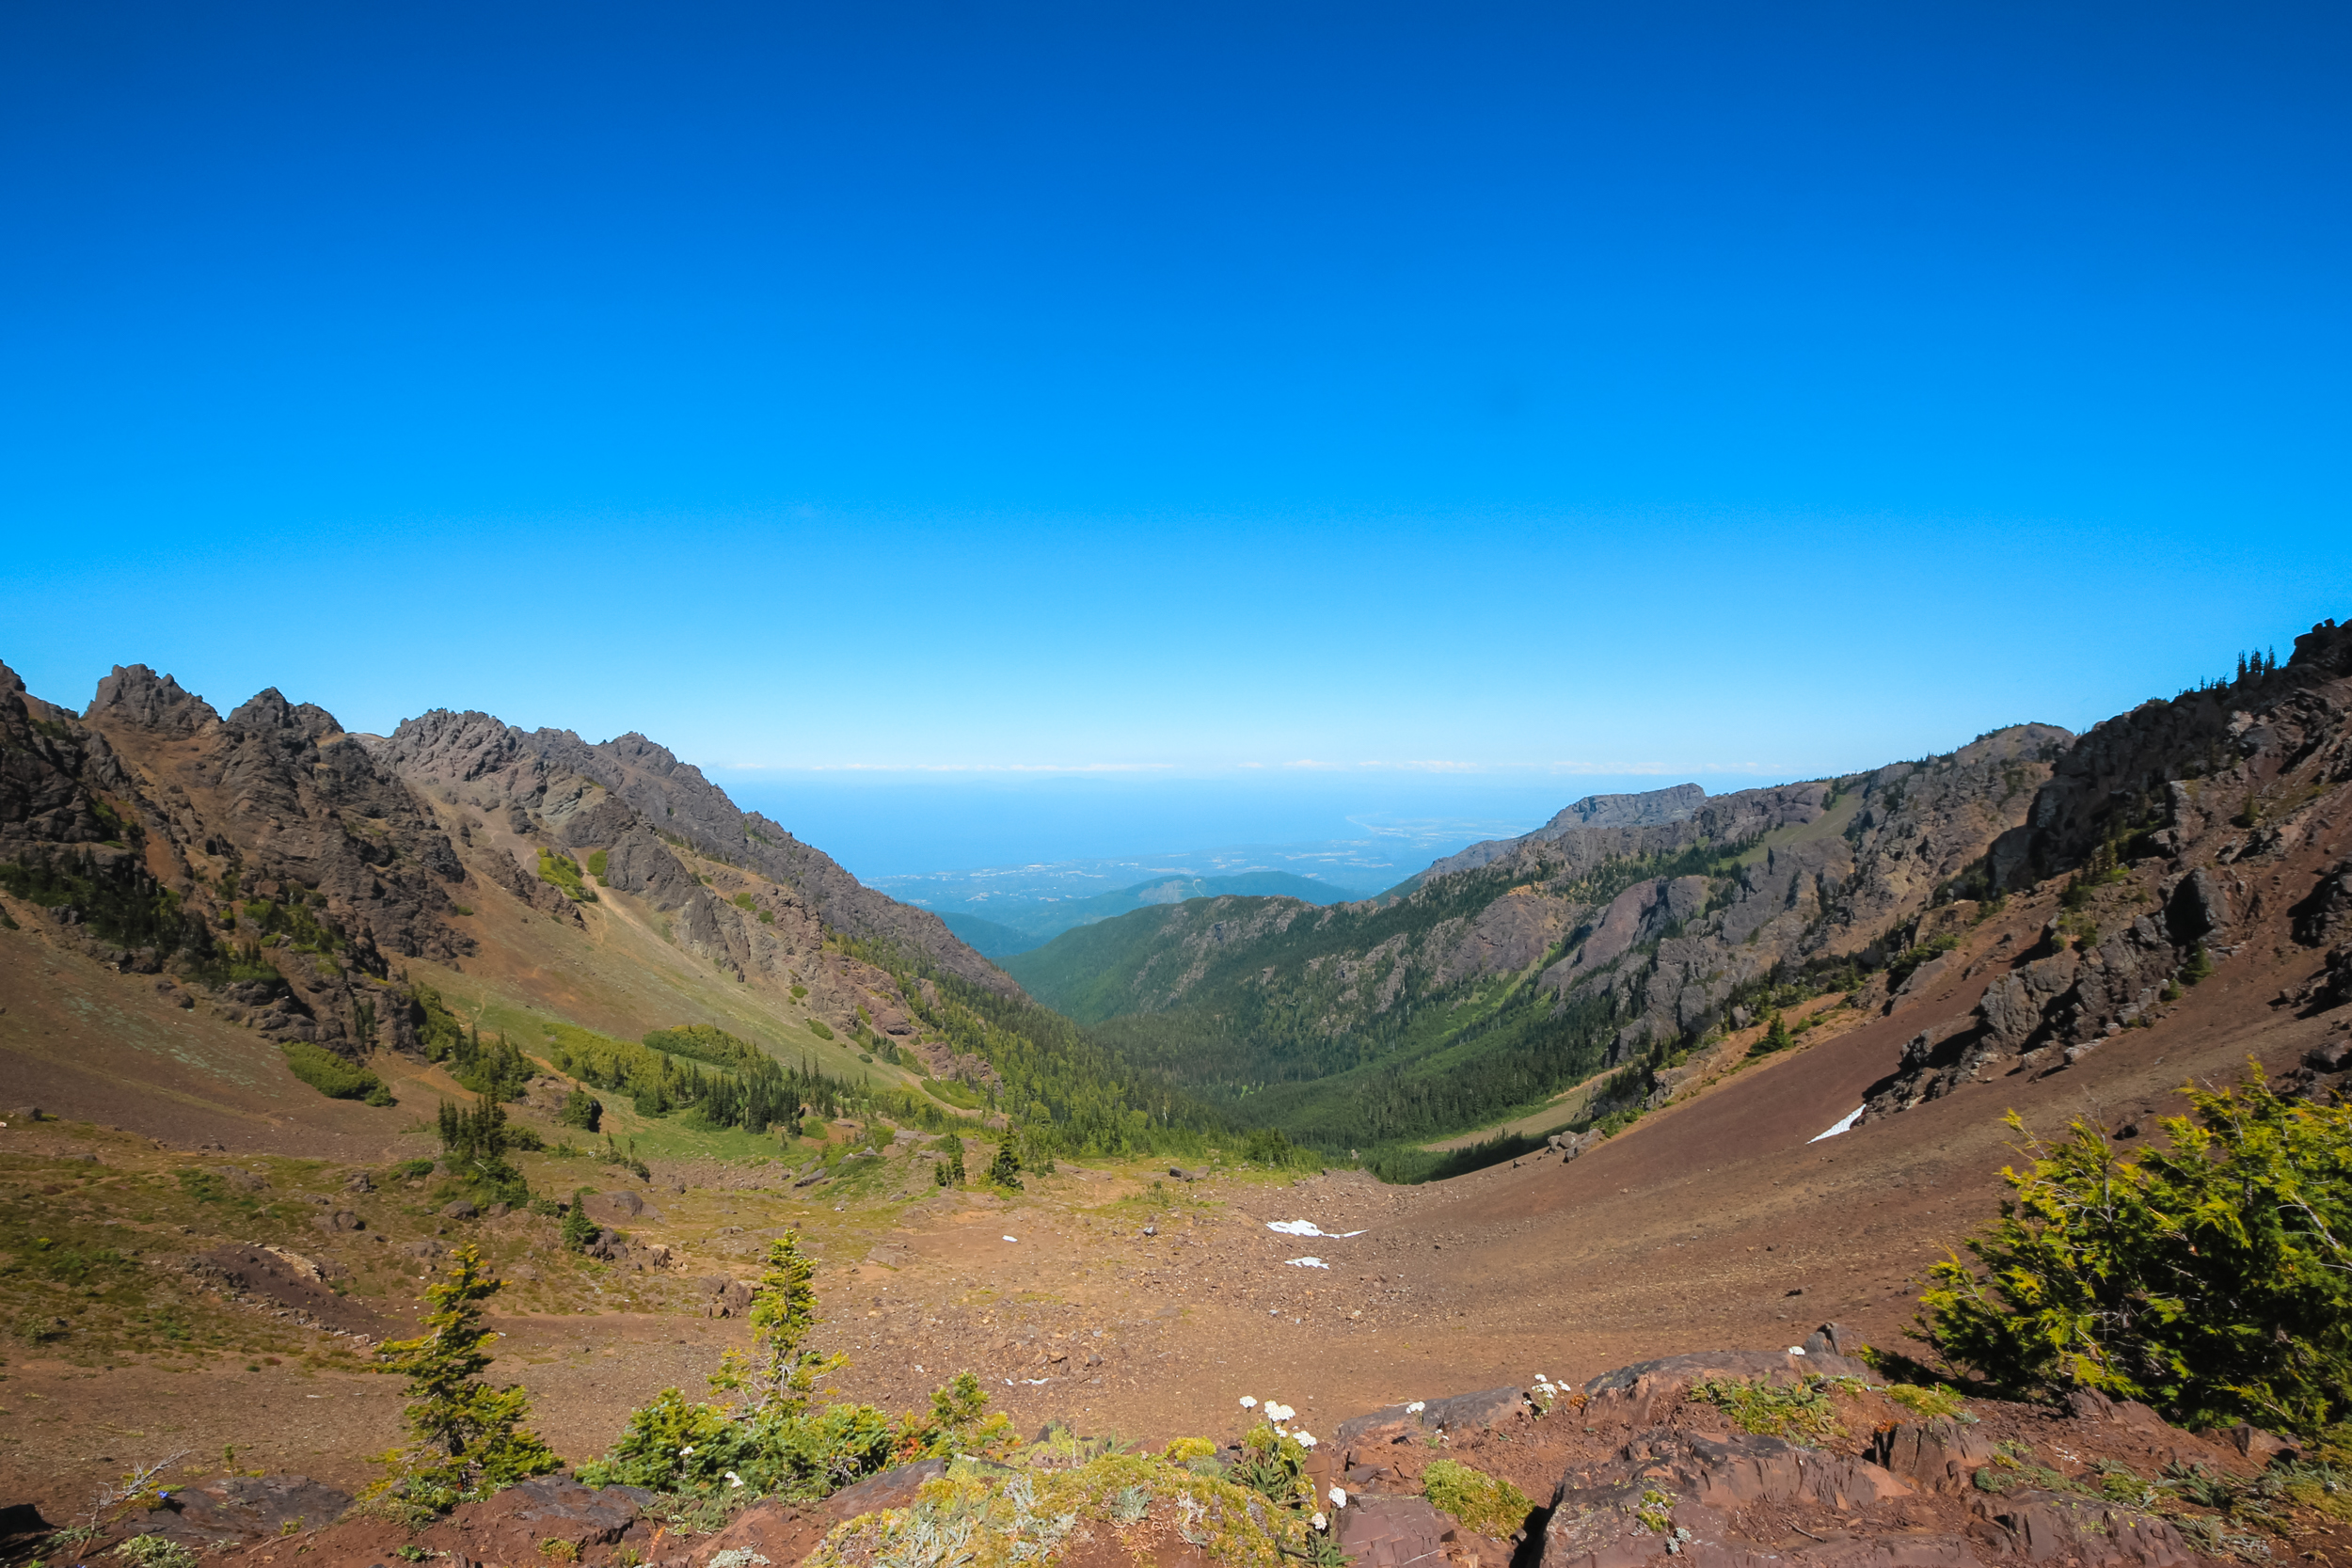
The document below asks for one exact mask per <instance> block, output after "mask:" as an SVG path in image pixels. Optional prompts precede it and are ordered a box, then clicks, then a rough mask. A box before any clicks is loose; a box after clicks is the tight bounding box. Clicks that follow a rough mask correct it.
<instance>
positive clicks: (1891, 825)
mask: <svg viewBox="0 0 2352 1568" xmlns="http://www.w3.org/2000/svg"><path fill="white" fill-rule="evenodd" d="M2072 739H2073V736H2070V735H2069V734H2068V733H2067V732H2066V731H2064V730H2060V729H2056V728H2053V727H2051V726H2048V725H2040V724H2026V725H2019V726H2016V727H2014V728H2011V729H2006V730H2001V731H1998V732H1995V733H1994V734H1992V735H1988V736H1982V737H1980V738H1979V739H1978V740H1976V741H1974V742H1972V743H1970V744H1969V745H1967V746H1964V747H1963V748H1961V749H1960V750H1959V751H1957V752H1952V753H1951V754H1949V755H1947V756H1942V757H1934V758H1930V759H1927V760H1925V761H1922V762H1906V763H1892V764H1889V765H1887V766H1886V767H1884V768H1879V769H1877V770H1875V771H1873V772H1870V773H1865V774H1857V775H1852V776H1849V777H1846V778H1842V779H1837V780H1831V781H1818V782H1813V783H1807V784H1789V785H1785V786H1781V787H1777V788H1772V789H1755V790H1743V791H1740V793H1738V794H1734V795H1724V796H1720V797H1715V798H1711V799H1710V798H1708V797H1707V796H1706V794H1705V792H1704V791H1702V790H1701V789H1700V788H1699V787H1698V786H1697V785H1695V784H1682V785H1677V786H1676V787H1674V788H1672V789H1665V790H1658V791H1655V792H1652V793H1649V794H1645V795H1629V796H1610V797H1594V798H1590V799H1587V800H1581V801H1579V802H1577V803H1576V804H1575V805H1573V806H1571V807H1569V808H1568V809H1567V810H1566V811H1564V812H1562V813H1561V814H1560V815H1559V816H1556V817H1554V818H1553V819H1552V820H1551V822H1549V823H1548V824H1546V825H1545V827H1543V828H1541V829H1538V830H1537V831H1536V832H1532V833H1529V834H1527V835H1525V836H1523V837H1521V838H1518V839H1511V840H1499V841H1495V842H1493V843H1489V844H1486V845H1481V846H1478V847H1476V848H1475V849H1474V850H1472V851H1465V853H1464V854H1463V855H1459V856H1454V857H1451V858H1450V859H1449V860H1447V861H1442V862H1439V863H1438V864H1437V865H1435V866H1433V867H1431V869H1430V871H1429V872H1427V873H1426V874H1424V876H1423V877H1422V879H1421V881H1420V885H1419V886H1418V887H1417V888H1415V889H1414V891H1412V892H1411V893H1410V894H1408V895H1406V896H1404V897H1403V898H1401V899H1397V900H1392V901H1388V902H1374V903H1362V904H1343V905H1335V906H1332V907H1330V908H1327V909H1315V908H1312V907H1311V906H1307V905H1304V904H1299V903H1297V902H1295V901H1292V900H1285V899H1252V898H1220V899H1206V900H1200V901H1197V902H1194V903H1188V904H1184V905H1179V906H1177V907H1175V908H1174V909H1172V910H1168V911H1143V912H1139V913H1136V914H1133V915H1128V916H1124V917H1122V919H1121V920H1120V921H1118V922H1107V923H1105V924H1104V927H1093V928H1090V931H1091V934H1089V933H1081V932H1073V933H1071V934H1070V935H1069V936H1066V937H1063V938H1061V939H1058V940H1057V942H1056V943H1054V944H1050V945H1049V946H1048V947H1046V948H1044V949H1041V950H1040V951H1039V952H1038V953H1036V954H1029V955H1024V956H1023V957H1021V958H1016V959H1014V960H1012V963H1013V966H1014V968H1015V970H1016V971H1017V972H1019V973H1020V974H1023V975H1025V976H1029V977H1031V980H1032V984H1033V985H1043V984H1045V982H1044V981H1043V980H1041V979H1040V978H1038V976H1040V975H1041V974H1046V973H1048V972H1049V971H1051V970H1053V968H1054V966H1055V964H1056V962H1057V948H1059V949H1062V950H1063V952H1065V953H1068V954H1073V955H1075V954H1077V953H1079V952H1080V951H1081V950H1082V949H1091V951H1093V952H1095V953H1097V954H1100V955H1101V956H1102V958H1101V960H1100V962H1099V963H1098V964H1097V965H1096V966H1095V972H1093V973H1083V972H1082V973H1078V974H1060V975H1058V976H1057V980H1058V981H1059V984H1058V985H1057V986H1056V987H1055V988H1053V989H1051V990H1047V991H1043V992H1041V994H1042V995H1044V997H1045V999H1046V1000H1048V1001H1050V1002H1054V1003H1056V1004H1057V1005H1064V1004H1068V1005H1072V1006H1076V1007H1077V1009H1078V1010H1079V1011H1080V1013H1081V1014H1082V1016H1093V1017H1102V1016H1106V1009H1107V1011H1109V1012H1117V1013H1148V1012H1155V1011H1163V1010H1168V1009H1171V1008H1177V1007H1183V1006H1201V1007H1208V1008H1216V1009H1220V1010H1221V1011H1222V1012H1226V1013H1230V1012H1232V1003H1233V1002H1234V1000H1235V999H1236V998H1237V997H1241V996H1246V997H1248V999H1249V1000H1250V1001H1251V1002H1252V1004H1253V1005H1254V1006H1255V1007H1256V1008H1257V1009H1258V1010H1259V1011H1260V1012H1261V1013H1264V1012H1267V1011H1271V1012H1273V1013H1277V1014H1279V1016H1280V1017H1281V1018H1282V1019H1283V1020H1284V1021H1285V1023H1284V1026H1285V1027H1286V1028H1292V1029H1294V1030H1295V1031H1296V1032H1297V1033H1299V1034H1301V1035H1302V1036H1307V1037H1319V1038H1325V1039H1339V1038H1343V1037H1349V1036H1355V1035H1361V1034H1363V1033H1365V1032H1367V1031H1378V1030H1380V1029H1382V1028H1383V1027H1384V1025H1385V1021H1388V1020H1389V1019H1390V1018H1391V1015H1397V1014H1401V1013H1402V1012H1405V1011H1409V1010H1411V1009H1414V1008H1422V1009H1423V1010H1424V1011H1425V1010H1426V1009H1427V1008H1429V1007H1432V1006H1442V1007H1445V1008H1448V1009H1461V1010H1463V1016H1464V1024H1465V1028H1471V1027H1483V1022H1482V1017H1483V1015H1480V1014H1479V1013H1478V1012H1477V1011H1476V1009H1474V1008H1466V1003H1465V999H1466V998H1468V997H1469V996H1470V994H1471V992H1473V991H1478V992H1479V993H1480V994H1481V995H1486V994H1488V993H1490V992H1491V990H1492V988H1493V987H1494V986H1495V985H1497V984H1498V983H1500V984H1502V985H1505V986H1509V987H1516V988H1527V989H1532V990H1534V992H1536V993H1537V994H1539V995H1540V996H1541V997H1543V998H1544V999H1546V1006H1548V1007H1549V1010H1550V1012H1551V1013H1552V1015H1553V1016H1554V1017H1555V1018H1556V1019H1561V1018H1565V1017H1567V1016H1568V1015H1570V1014H1572V1013H1573V1014H1574V1015H1575V1016H1576V1017H1577V1018H1579V1019H1580V1020H1582V1021H1585V1022H1583V1023H1582V1024H1581V1025H1580V1026H1581V1027H1592V1026H1595V1025H1594V1024H1593V1022H1592V1021H1593V1020H1595V1019H1597V1018H1605V1019H1606V1020H1607V1030H1608V1035H1609V1037H1608V1040H1607V1044H1606V1049H1605V1052H1604V1053H1603V1061H1604V1064H1606V1063H1614V1062H1621V1061H1626V1060H1629V1059H1631V1058H1632V1057H1633V1056H1635V1055H1636V1054H1638V1053H1640V1052H1641V1051H1642V1050H1643V1048H1644V1047H1645V1046H1647V1045H1651V1044H1661V1045H1662V1044H1663V1043H1665V1042H1670V1041H1675V1040H1680V1039H1688V1038H1692V1037H1696V1036H1697V1035H1699V1034H1701V1033H1703V1032H1704V1031H1706V1030H1708V1028H1711V1027H1714V1026H1717V1025H1722V1024H1728V1025H1730V1026H1733V1027H1738V1026H1740V1025H1743V1024H1745V1023H1746V1022H1748V1020H1749V1017H1750V1015H1751V1006H1752V1005H1753V1004H1756V1003H1757V1002H1758V999H1759V998H1761V997H1763V996H1765V995H1768V994H1769V993H1770V992H1771V990H1772V989H1773V988H1774V987H1776V986H1782V985H1787V984H1791V983H1795V982H1797V981H1799V980H1800V979H1802V978H1803V977H1804V976H1806V975H1808V974H1813V975H1818V974H1823V973H1827V972H1832V971H1839V970H1845V969H1852V968H1859V967H1867V966H1868V965H1869V964H1871V963H1875V962H1877V961H1879V960H1882V959H1883V958H1885V957H1886V956H1888V955H1889V954H1891V953H1898V952H1901V951H1902V950H1904V949H1906V948H1908V947H1910V946H1911V945H1912V944H1913V942H1914V941H1915V936H1916V932H1917V927H1918V923H1919V920H1920V917H1921V916H1922V915H1923V914H1925V913H1926V912H1927V911H1930V910H1931V908H1933V907H1935V906H1936V905H1937V904H1938V903H1939V902H1948V901H1949V900H1950V899H1951V898H1953V897H1954V896H1958V895H1965V894H1967V893H1971V892H1980V891H1984V889H1983V888H1982V886H1981V885H1980V884H1981V883H1982V880H1983V879H1984V877H1985V876H1986V875H1987V873H1986V870H1985V867H1986V863H1987V856H1988V854H1989V852H1990V850H1991V849H1992V847H1993V846H1994V844H1995V843H1996V842H1998V841H1999V840H2000V839H2001V838H2002V835H2003V834H2005V833H2007V832H2010V831H2012V830H2014V829H2017V828H2019V827H2021V826H2022V825H2024V824H2025V822H2026V815H2027V812H2028V810H2029V809H2030V808H2031V806H2032V805H2033V802H2034V800H2035V792H2036V790H2037V789H2038V788H2039V787H2040V786H2041V785H2042V783H2043V782H2044V781H2045V780H2046V779H2047V778H2048V777H2049V775H2050V769H2051V766H2052V763H2053V762H2054V761H2055V760H2056V759H2058V758H2059V757H2061V756H2062V755H2063V754H2064V753H2065V751H2066V748H2067V746H2068V745H2069V743H2070V742H2071V741H2072ZM1107 927H1125V928H1126V931H1127V932H1128V933H1131V935H1130V936H1129V937H1128V939H1127V940H1125V941H1122V940H1121V938H1120V933H1118V932H1114V931H1111V930H1109V929H1108V928H1107ZM1108 965H1117V966H1120V973H1119V974H1116V975H1113V976H1105V975H1104V974H1102V973H1101V972H1100V971H1101V969H1102V968H1103V967H1104V966H1108ZM1071 967H1075V968H1078V969H1081V970H1083V969H1084V967H1085V966H1084V965H1076V966H1067V965H1066V966H1065V968H1071ZM1482 988H1483V989H1482ZM1089 1003H1091V1006H1089V1005H1088V1004H1089ZM1453 1043H1454V1037H1453V1036H1452V1035H1448V1034H1441V1035H1438V1036H1436V1037H1430V1036H1428V1035H1427V1033H1426V1031H1424V1032H1423V1035H1422V1049H1445V1048H1448V1047H1450V1046H1451V1045H1452V1044H1453Z"/></svg>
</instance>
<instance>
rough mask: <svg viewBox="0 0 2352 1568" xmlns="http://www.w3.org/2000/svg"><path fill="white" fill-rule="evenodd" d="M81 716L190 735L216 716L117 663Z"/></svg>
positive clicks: (177, 689) (169, 684)
mask: <svg viewBox="0 0 2352 1568" xmlns="http://www.w3.org/2000/svg"><path fill="white" fill-rule="evenodd" d="M17 689H18V690H20V691H22V690H23V689H24V683H23V682H21V681H20V682H18V683H17ZM273 695H275V693H273ZM279 700H280V701H281V702H282V701H283V700H284V699H282V698H281V699H279ZM82 717H83V718H85V719H90V720H97V719H105V720H109V721H115V722H119V723H125V724H135V725H137V726H138V727H139V728H141V729H148V730H164V731H168V732H171V733H174V734H179V735H194V734H195V733H196V732H197V731H198V730H200V729H202V728H203V727H204V726H205V725H206V724H209V723H211V722H212V721H215V720H216V719H218V718H219V717H220V715H219V714H218V713H216V712H215V711H214V709H213V705H212V704H210V703H208V702H206V701H205V700H204V699H203V698H201V697H199V696H197V695H196V694H195V693H193V692H191V691H188V690H185V689H183V688H182V687H181V685H180V683H179V682H178V681H176V680H174V679H172V677H170V676H169V675H158V674H156V673H155V672H154V671H152V670H151V669H149V668H148V667H147V666H146V665H144V664H118V665H116V666H115V667H114V672H113V673H111V674H109V675H107V676H106V677H105V678H104V679H103V680H101V681H100V682H99V683H98V692H97V695H95V696H93V697H92V698H91V699H90V705H89V706H88V707H87V708H86V709H84V710H83V714H82Z"/></svg>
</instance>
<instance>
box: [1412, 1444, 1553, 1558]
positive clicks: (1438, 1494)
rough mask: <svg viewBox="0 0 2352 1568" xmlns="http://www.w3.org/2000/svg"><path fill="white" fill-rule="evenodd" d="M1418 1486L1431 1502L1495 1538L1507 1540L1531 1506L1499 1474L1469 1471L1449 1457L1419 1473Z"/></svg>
mask: <svg viewBox="0 0 2352 1568" xmlns="http://www.w3.org/2000/svg"><path fill="white" fill-rule="evenodd" d="M1421 1481H1422V1490H1423V1491H1425V1492H1426V1493H1427V1494H1428V1496H1429V1501H1430V1502H1431V1504H1432V1505H1434V1506H1436V1507H1438V1508H1441V1509H1443V1510H1445V1511H1446V1512H1447V1513H1451V1514H1453V1515H1454V1517H1455V1518H1456V1519H1459V1520H1460V1521H1461V1522H1462V1523H1464V1524H1466V1525H1468V1526H1469V1527H1470V1528H1472V1529H1474V1530H1476V1531H1477V1532H1478V1533H1479V1534H1481V1535H1485V1536H1491V1537H1493V1538H1494V1539H1495V1540H1497V1541H1508V1540H1510V1539H1511V1537H1512V1536H1514V1535H1516V1534H1517V1533H1518V1532H1519V1531H1520V1530H1521V1529H1524V1528H1526V1527H1527V1516H1528V1515H1529V1514H1531V1513H1534V1512H1535V1505H1534V1503H1532V1502H1529V1501H1528V1500H1527V1495H1526V1494H1525V1493H1523V1492H1521V1491H1520V1490H1519V1489H1518V1487H1516V1486H1514V1485H1512V1484H1511V1483H1510V1482H1509V1481H1504V1480H1503V1479H1502V1478H1501V1477H1500V1476H1490V1475H1488V1474H1486V1471H1484V1470H1473V1469H1471V1468H1470V1466H1469V1465H1462V1464H1457V1463H1456V1462H1454V1460H1451V1459H1440V1460H1438V1461H1437V1462H1436V1463H1435V1464H1433V1465H1430V1466H1429V1467H1428V1468H1427V1469H1425V1470H1423V1471H1422V1473H1421Z"/></svg>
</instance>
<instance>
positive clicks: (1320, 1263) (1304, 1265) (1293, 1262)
mask: <svg viewBox="0 0 2352 1568" xmlns="http://www.w3.org/2000/svg"><path fill="white" fill-rule="evenodd" d="M1282 1261H1283V1262H1285V1263H1288V1264H1289V1265H1290V1266H1291V1267H1292V1268H1294V1269H1327V1268H1329V1267H1330V1266H1331V1265H1330V1264H1328V1263H1327V1262H1325V1261H1324V1260H1323V1259H1320V1258H1285V1259H1282Z"/></svg>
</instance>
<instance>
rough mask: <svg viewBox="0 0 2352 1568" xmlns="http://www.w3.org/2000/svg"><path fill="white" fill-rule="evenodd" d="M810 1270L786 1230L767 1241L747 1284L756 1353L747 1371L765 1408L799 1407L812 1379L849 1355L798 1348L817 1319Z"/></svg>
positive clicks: (812, 1384)
mask: <svg viewBox="0 0 2352 1568" xmlns="http://www.w3.org/2000/svg"><path fill="white" fill-rule="evenodd" d="M816 1275H817V1266H816V1265H815V1264H814V1263H812V1262H810V1261H809V1259H808V1258H807V1257H806V1255H804V1254H803V1252H802V1251H801V1241H800V1235H799V1233H798V1232H797V1231H792V1230H787V1231H786V1232H785V1233H784V1234H783V1235H782V1236H779V1237H777V1238H776V1239H775V1240H774V1241H772V1242H770V1243H768V1260H767V1265H766V1267H764V1268H762V1269H761V1270H760V1272H759V1283H758V1284H757V1285H756V1286H755V1287H753V1289H752V1336H753V1338H754V1339H755V1342H756V1343H757V1346H758V1357H759V1359H758V1363H757V1365H756V1367H755V1370H754V1373H753V1376H754V1379H755V1386H756V1387H757V1389H758V1395H759V1403H760V1404H761V1406H762V1407H763V1408H765V1409H766V1410H768V1411H771V1412H774V1411H778V1410H792V1411H798V1410H800V1409H803V1408H804V1407H805V1406H806V1405H807V1403H808V1394H809V1390H810V1389H812V1388H814V1387H816V1386H817V1380H818V1378H820V1377H822V1376H824V1375H825V1374H826V1373H827V1372H829V1371H832V1370H834V1368H836V1367H839V1366H842V1365H844V1364H845V1363H846V1362H847V1361H848V1359H849V1358H848V1357H847V1356H841V1355H819V1354H817V1353H816V1352H814V1351H806V1350H803V1348H802V1346H803V1344H804V1343H805V1342H806V1341H807V1339H808V1331H809V1330H810V1329H811V1328H813V1327H815V1326H816V1323H817V1291H816V1289H815V1287H814V1286H812V1285H811V1283H810V1281H811V1280H813V1279H814V1278H815V1277H816Z"/></svg>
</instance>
